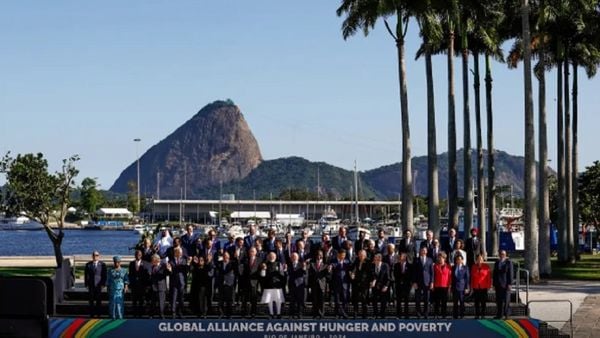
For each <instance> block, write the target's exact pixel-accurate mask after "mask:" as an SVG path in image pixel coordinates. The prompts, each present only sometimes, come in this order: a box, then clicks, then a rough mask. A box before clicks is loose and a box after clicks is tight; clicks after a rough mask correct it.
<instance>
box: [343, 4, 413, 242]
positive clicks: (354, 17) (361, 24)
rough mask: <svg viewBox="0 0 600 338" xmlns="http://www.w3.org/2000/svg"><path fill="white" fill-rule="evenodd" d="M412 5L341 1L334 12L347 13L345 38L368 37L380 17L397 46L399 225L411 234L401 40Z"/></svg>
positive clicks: (406, 103) (408, 144)
mask: <svg viewBox="0 0 600 338" xmlns="http://www.w3.org/2000/svg"><path fill="white" fill-rule="evenodd" d="M412 5H413V1H410V0H398V1H385V0H343V1H342V4H341V5H340V7H339V8H338V9H337V11H336V13H337V15H338V16H342V15H344V14H346V18H345V19H344V22H343V23H342V35H343V37H344V39H347V38H348V37H350V36H352V35H354V34H356V32H357V31H358V30H359V29H362V31H363V32H364V34H365V35H368V34H369V31H370V30H372V29H373V27H374V26H375V23H376V22H377V20H378V19H380V18H383V20H384V23H385V27H386V28H387V30H388V32H389V34H390V35H391V36H392V38H393V39H394V42H395V44H396V49H397V55H398V78H399V83H400V114H401V117H402V226H403V227H404V229H405V230H411V232H414V224H413V222H414V220H413V192H412V166H411V145H410V127H409V112H408V89H407V87H408V85H407V81H406V59H405V54H406V53H405V51H404V39H405V35H406V30H407V27H408V21H409V18H410V15H411V11H410V9H411V6H412ZM390 16H396V20H397V21H396V29H395V31H392V29H391V28H390V25H389V24H388V22H387V18H388V17H390Z"/></svg>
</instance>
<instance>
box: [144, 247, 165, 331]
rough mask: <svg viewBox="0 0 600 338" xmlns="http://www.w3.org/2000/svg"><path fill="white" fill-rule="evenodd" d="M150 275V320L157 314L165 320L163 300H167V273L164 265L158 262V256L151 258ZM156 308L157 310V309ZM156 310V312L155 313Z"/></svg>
mask: <svg viewBox="0 0 600 338" xmlns="http://www.w3.org/2000/svg"><path fill="white" fill-rule="evenodd" d="M149 273H150V308H151V310H150V318H152V317H153V316H155V315H156V313H157V312H158V314H159V315H160V318H161V319H164V318H165V300H166V298H167V275H168V274H169V271H168V270H167V266H166V264H164V263H161V262H160V256H159V255H158V254H154V255H153V256H152V265H151V266H150V268H149ZM157 306H158V309H157ZM157 310H158V311H157Z"/></svg>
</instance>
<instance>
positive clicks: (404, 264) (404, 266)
mask: <svg viewBox="0 0 600 338" xmlns="http://www.w3.org/2000/svg"><path fill="white" fill-rule="evenodd" d="M404 272H406V263H402V273H404Z"/></svg>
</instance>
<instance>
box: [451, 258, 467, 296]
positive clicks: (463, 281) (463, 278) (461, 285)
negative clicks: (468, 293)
mask: <svg viewBox="0 0 600 338" xmlns="http://www.w3.org/2000/svg"><path fill="white" fill-rule="evenodd" d="M469 275H470V274H469V267H468V266H466V265H464V264H463V265H462V269H460V270H459V269H458V265H455V266H454V268H452V290H453V291H459V292H463V291H465V290H466V289H468V288H469V285H470V276H469Z"/></svg>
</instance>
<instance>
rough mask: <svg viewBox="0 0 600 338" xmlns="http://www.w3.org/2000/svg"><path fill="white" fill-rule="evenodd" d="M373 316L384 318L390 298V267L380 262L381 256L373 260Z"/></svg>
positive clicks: (377, 255) (378, 255)
mask: <svg viewBox="0 0 600 338" xmlns="http://www.w3.org/2000/svg"><path fill="white" fill-rule="evenodd" d="M372 269H373V281H372V284H371V287H372V290H373V316H374V317H375V318H385V311H386V309H387V303H388V300H389V297H390V266H389V265H387V264H386V263H383V262H382V261H381V254H380V253H378V254H376V255H375V257H374V258H373V268H372Z"/></svg>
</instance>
